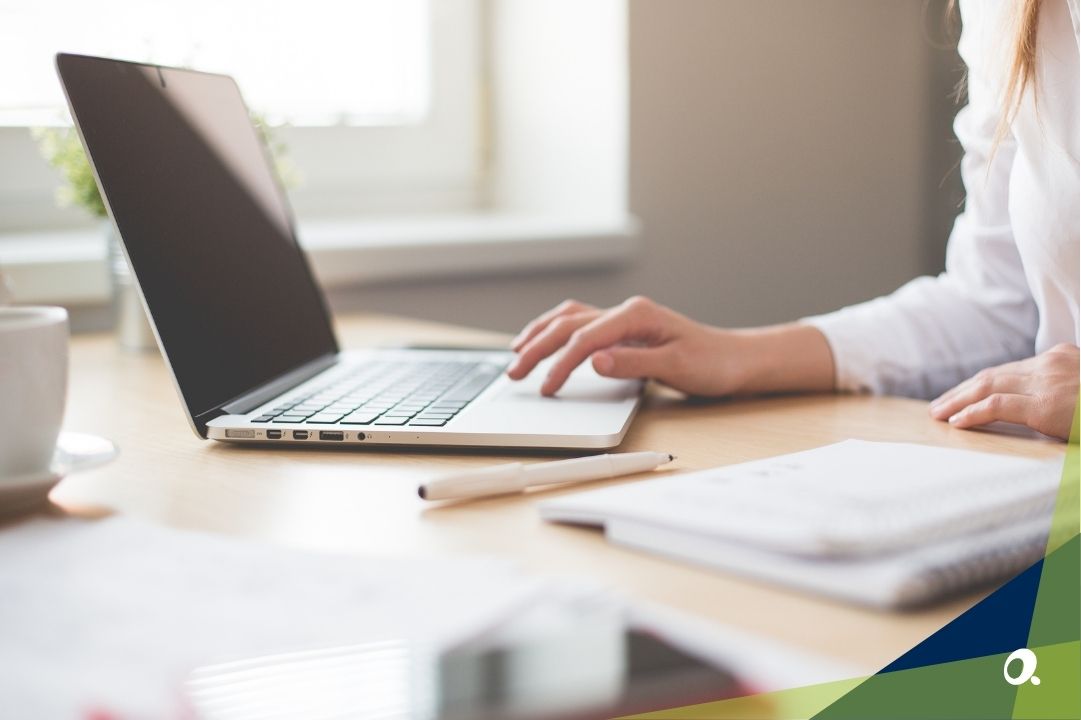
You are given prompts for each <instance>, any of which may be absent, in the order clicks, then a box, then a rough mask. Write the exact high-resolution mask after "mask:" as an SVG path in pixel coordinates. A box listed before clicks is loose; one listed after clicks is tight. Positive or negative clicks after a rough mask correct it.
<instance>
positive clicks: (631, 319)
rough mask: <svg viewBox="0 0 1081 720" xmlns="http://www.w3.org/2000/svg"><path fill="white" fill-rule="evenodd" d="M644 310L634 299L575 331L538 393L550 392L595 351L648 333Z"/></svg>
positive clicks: (649, 327) (647, 321)
mask: <svg viewBox="0 0 1081 720" xmlns="http://www.w3.org/2000/svg"><path fill="white" fill-rule="evenodd" d="M651 329H652V326H651V324H650V320H649V312H648V310H647V309H646V308H645V307H644V306H643V305H642V304H641V303H637V302H632V303H625V304H623V305H620V306H619V308H618V309H616V310H612V311H610V312H607V313H605V314H604V315H602V316H600V317H599V318H597V319H596V320H594V321H593V322H591V323H589V324H588V325H586V326H585V327H583V328H581V329H580V330H577V331H576V332H575V333H574V334H573V336H572V337H571V338H570V339H569V340H568V342H567V345H566V347H565V348H563V352H562V354H561V355H560V356H559V358H558V359H557V360H556V361H555V363H553V364H552V368H551V370H549V371H548V377H547V378H545V380H544V383H543V384H542V385H541V394H543V395H554V394H555V393H556V392H557V391H558V390H559V388H561V387H563V383H565V382H566V381H567V378H568V377H570V374H571V373H572V372H573V371H574V369H575V368H576V367H578V366H579V365H581V364H582V363H583V362H584V361H585V359H586V358H588V357H589V356H590V355H592V354H593V353H595V352H596V351H598V350H603V349H604V348H608V347H611V346H613V345H618V344H620V343H621V342H625V341H627V340H636V339H638V338H639V337H641V336H643V335H648V334H650V330H651Z"/></svg>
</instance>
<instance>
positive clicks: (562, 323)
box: [507, 311, 600, 380]
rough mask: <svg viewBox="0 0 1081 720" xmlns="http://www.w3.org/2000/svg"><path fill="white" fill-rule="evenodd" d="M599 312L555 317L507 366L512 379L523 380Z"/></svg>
mask: <svg viewBox="0 0 1081 720" xmlns="http://www.w3.org/2000/svg"><path fill="white" fill-rule="evenodd" d="M599 314H600V311H594V312H584V313H579V314H577V315H563V316H561V317H557V318H555V319H553V320H552V322H550V323H548V326H547V327H545V329H544V330H542V331H541V332H540V333H538V334H537V335H536V336H535V337H534V338H533V339H532V340H530V341H529V342H528V343H526V344H525V345H524V346H522V349H521V350H519V351H518V357H517V358H516V359H515V360H514V362H513V363H511V365H510V367H508V368H507V375H508V376H509V377H510V379H511V380H521V379H522V378H524V377H525V376H526V375H529V373H531V372H533V368H535V367H536V366H537V363H539V362H540V361H541V360H543V359H544V358H546V357H548V356H549V355H551V354H552V353H554V352H555V351H556V350H558V349H559V348H561V347H563V346H564V345H566V344H567V341H568V340H569V339H570V337H571V335H572V334H573V333H574V331H575V330H577V329H578V328H580V327H582V326H584V325H587V324H589V323H590V322H592V321H593V320H595V319H596V318H597V317H598V315H599Z"/></svg>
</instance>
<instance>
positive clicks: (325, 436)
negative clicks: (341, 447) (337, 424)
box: [319, 430, 345, 442]
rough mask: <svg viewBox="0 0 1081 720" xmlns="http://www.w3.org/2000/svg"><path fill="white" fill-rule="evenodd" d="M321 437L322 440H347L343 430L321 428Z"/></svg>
mask: <svg viewBox="0 0 1081 720" xmlns="http://www.w3.org/2000/svg"><path fill="white" fill-rule="evenodd" d="M319 439H320V440H337V441H339V442H340V441H342V440H345V433H344V432H342V431H341V430H320V431H319Z"/></svg>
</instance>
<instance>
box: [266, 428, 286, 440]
mask: <svg viewBox="0 0 1081 720" xmlns="http://www.w3.org/2000/svg"><path fill="white" fill-rule="evenodd" d="M266 439H267V440H281V439H282V431H281V430H267V431H266Z"/></svg>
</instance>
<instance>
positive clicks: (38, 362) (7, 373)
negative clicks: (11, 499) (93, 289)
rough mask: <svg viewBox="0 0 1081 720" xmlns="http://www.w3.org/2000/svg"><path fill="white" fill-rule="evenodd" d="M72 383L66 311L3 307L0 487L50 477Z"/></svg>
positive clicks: (0, 319) (0, 309)
mask: <svg viewBox="0 0 1081 720" xmlns="http://www.w3.org/2000/svg"><path fill="white" fill-rule="evenodd" d="M67 384H68V314H67V311H65V310H64V309H63V308H58V307H28V306H18V305H15V306H8V307H0V483H3V482H4V480H5V479H14V478H23V477H26V476H28V475H34V474H44V473H47V472H49V467H50V464H51V462H52V459H53V453H54V451H55V449H56V438H57V435H59V433H60V423H61V422H62V421H63V419H64V400H65V398H66V397H67Z"/></svg>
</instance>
